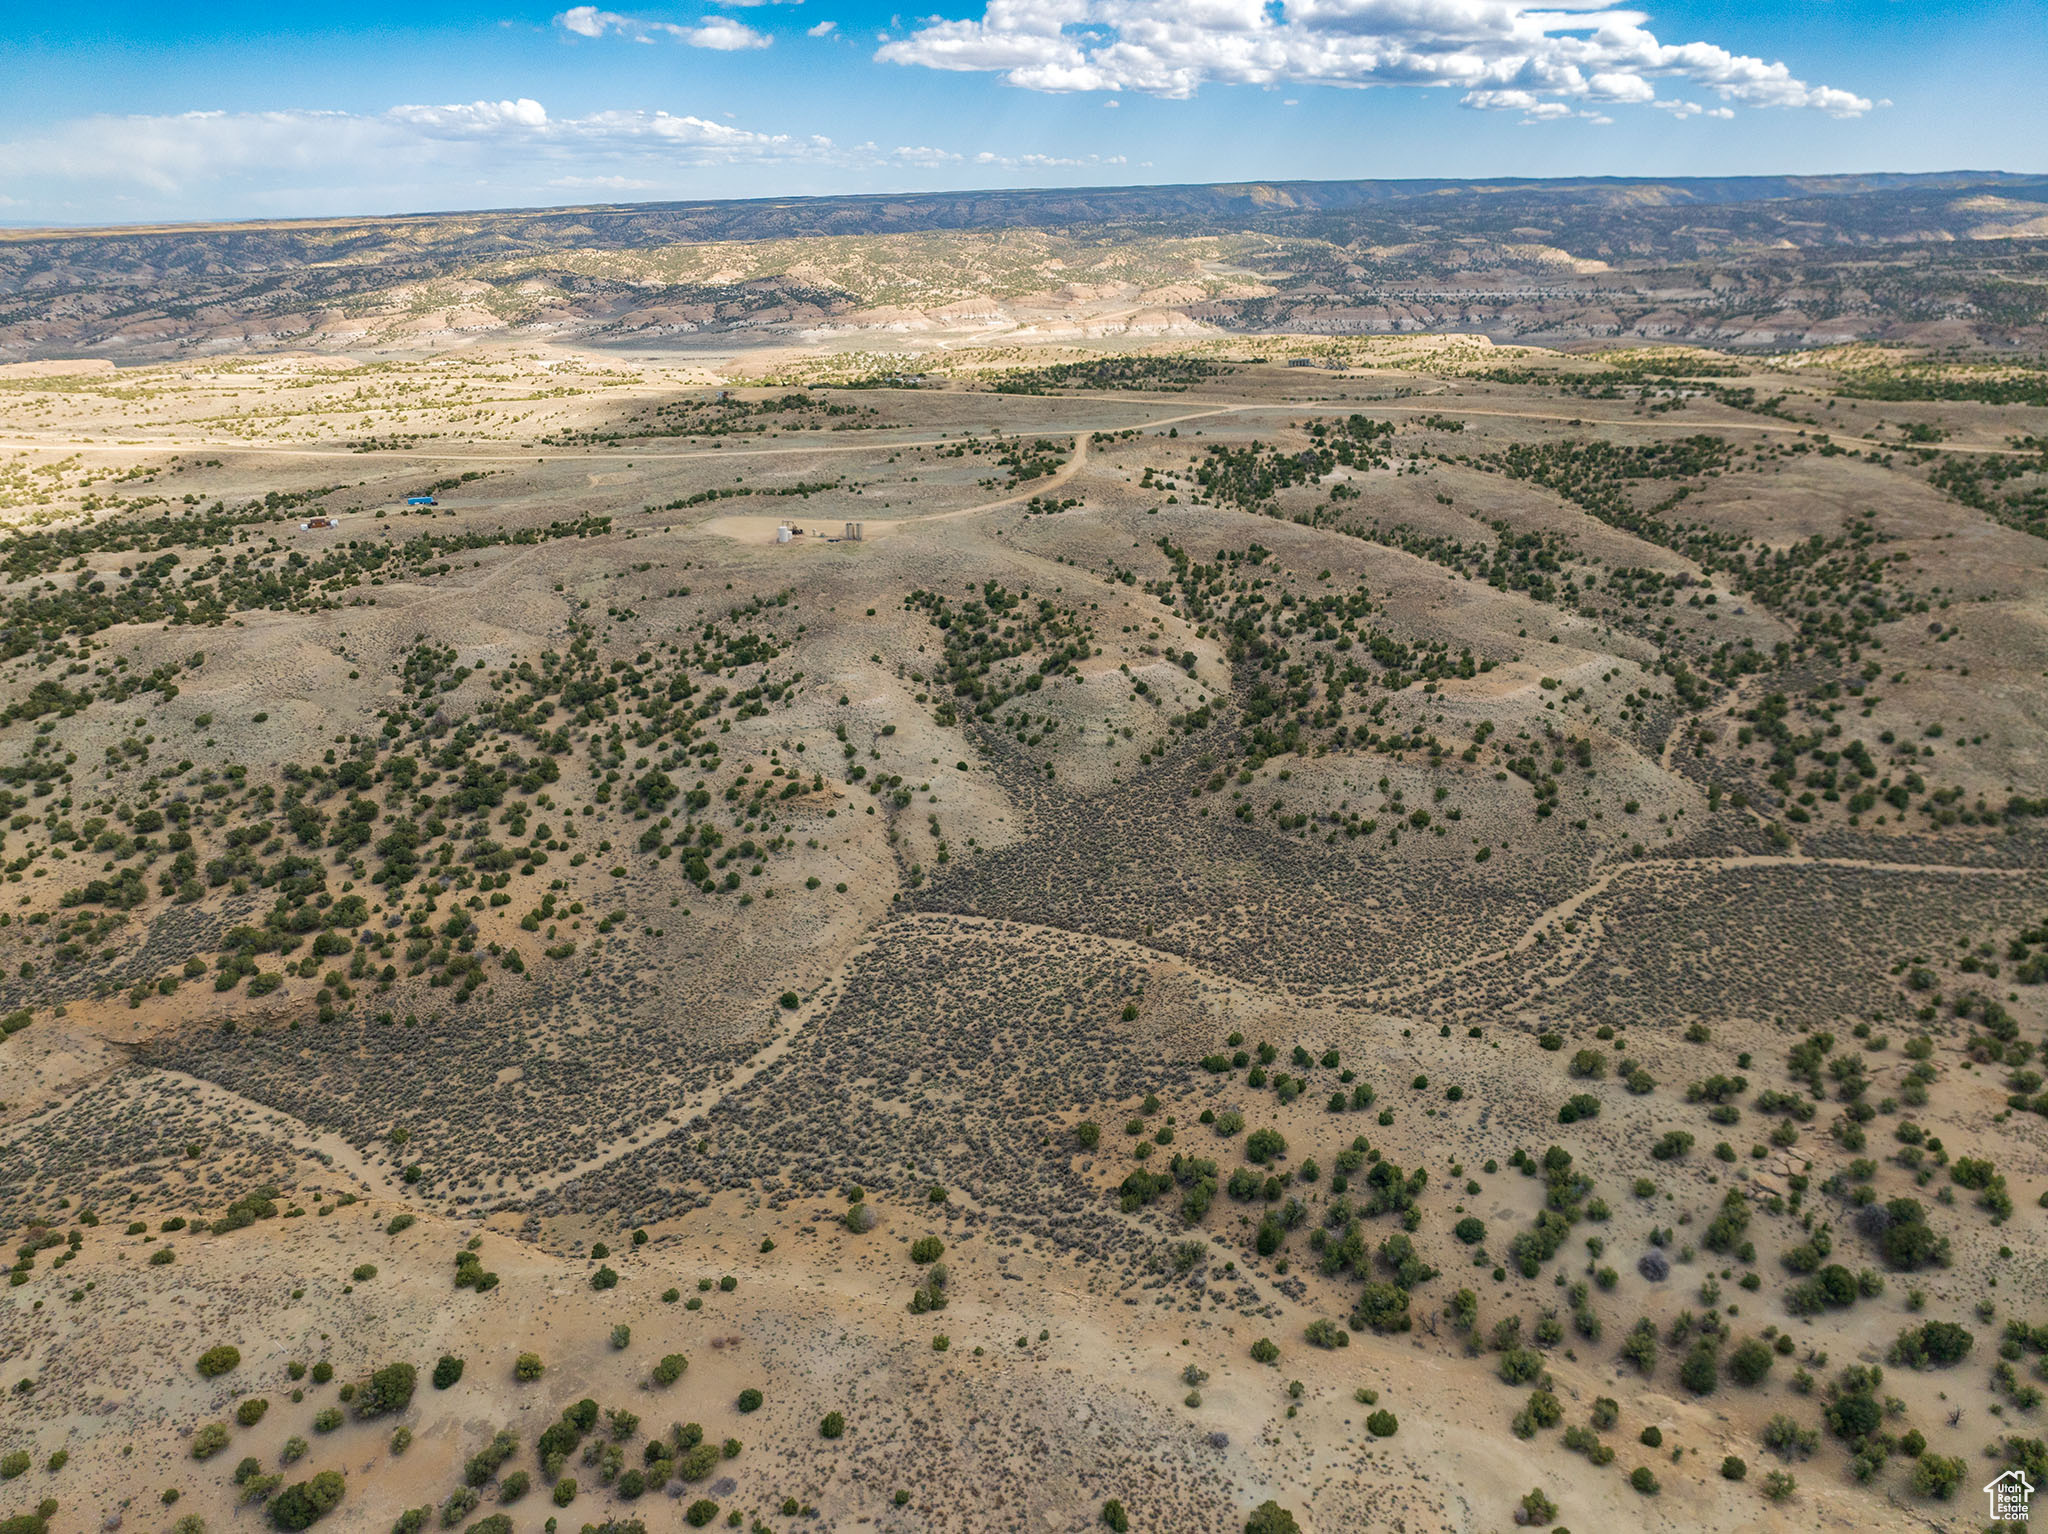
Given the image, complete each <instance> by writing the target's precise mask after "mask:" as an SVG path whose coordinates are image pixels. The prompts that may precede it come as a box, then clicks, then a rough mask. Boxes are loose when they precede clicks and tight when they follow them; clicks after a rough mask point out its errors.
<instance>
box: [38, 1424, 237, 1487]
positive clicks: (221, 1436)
mask: <svg viewBox="0 0 2048 1534" xmlns="http://www.w3.org/2000/svg"><path fill="white" fill-rule="evenodd" d="M228 1436H229V1435H228V1425H227V1424H226V1423H225V1422H209V1423H207V1424H206V1425H205V1426H204V1427H202V1428H200V1429H199V1431H198V1432H196V1433H194V1434H193V1435H192V1457H193V1458H194V1459H212V1458H213V1457H214V1455H216V1454H218V1453H220V1451H221V1450H222V1449H225V1448H226V1447H227V1446H228ZM9 1458H10V1459H11V1458H12V1456H11V1455H10V1456H9ZM0 1469H4V1465H0ZM21 1469H22V1470H26V1469H28V1455H27V1454H26V1453H25V1452H24V1453H23V1455H22V1465H21ZM20 1473H21V1471H16V1472H15V1474H17V1475H19V1474H20Z"/></svg>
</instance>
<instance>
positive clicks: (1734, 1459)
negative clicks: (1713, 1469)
mask: <svg viewBox="0 0 2048 1534" xmlns="http://www.w3.org/2000/svg"><path fill="white" fill-rule="evenodd" d="M1748 1474H1749V1465H1748V1462H1747V1461H1745V1460H1744V1459H1743V1458H1742V1457H1741V1456H1740V1455H1737V1454H1731V1455H1729V1456H1728V1457H1727V1458H1726V1459H1724V1460H1722V1461H1721V1479H1722V1480H1724V1481H1740V1480H1743V1479H1744V1478H1745V1477H1747V1476H1748Z"/></svg>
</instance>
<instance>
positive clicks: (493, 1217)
mask: <svg viewBox="0 0 2048 1534" xmlns="http://www.w3.org/2000/svg"><path fill="white" fill-rule="evenodd" d="M856 341H857V342H858V345H857V346H856ZM2044 386H2048V374H2044V372H2043V370H2042V369H2041V368H2040V366H2039V365H2038V363H2029V362H2026V361H2023V360H2021V361H2014V360H2010V359H2007V360H2002V361H1996V362H1986V361H1984V360H1983V359H1982V358H1981V357H1977V356H1974V355H1970V356H1965V355H1963V354H1960V353H1952V352H1937V351H1933V350H1929V349H1914V348H1911V347H1904V348H1897V347H1895V348H1887V349H1882V350H1880V349H1878V348H1875V347H1868V346H1861V345H1855V346H1845V347H1840V348H1835V349H1832V350H1821V351H1809V352H1803V353H1796V354H1784V355H1771V356H1748V357H1730V356H1726V355H1722V354H1718V353H1713V352H1707V351H1700V350H1692V349H1683V348H1668V349H1659V348H1648V349H1645V348H1640V347H1639V348H1636V349H1614V348H1609V349H1606V350H1597V351H1586V352H1582V353H1578V354H1572V355H1567V354H1565V353H1562V352H1557V351H1546V350H1539V349H1535V348H1527V347H1517V346H1512V345H1495V344H1493V343H1492V342H1489V341H1487V340H1485V339H1483V338H1480V337H1462V336H1436V337H1414V338H1405V339H1384V340H1370V339H1332V338H1329V337H1288V336H1259V337H1247V336H1223V335H1216V334H1213V333H1208V332H1206V331H1204V330H1202V329H1201V328H1200V327H1196V329H1195V332H1194V333H1190V334H1186V335H1177V336H1175V337H1173V338H1170V339H1168V338H1158V339H1145V338H1138V337H1133V336H1130V335H1125V336H1122V337H1120V338H1113V339H1109V340H1104V339H1100V338H1097V339H1087V338H1083V337H1075V338H1070V339H1069V340H1066V341H1060V340H1057V339H1048V338H1046V337H1044V336H1037V337H1033V338H1031V341H1030V344H1024V343H1023V342H1018V343H1017V344H1009V343H1005V344H1002V345H991V344H984V343H978V342H976V341H975V340H974V339H973V338H972V337H971V336H965V335H961V336H946V335H939V336H925V337H920V338H918V339H917V340H916V341H915V342H911V341H901V342H897V341H886V342H877V340H876V339H875V337H874V336H873V335H867V336H865V337H864V338H848V337H843V336H842V337H824V338H818V337H813V338H811V339H810V340H808V341H804V340H799V339H797V338H794V337H785V338H781V339H771V340H769V341H767V342H765V343H763V344H758V345H754V346H743V345H740V344H737V343H735V344H732V345H725V344H723V343H718V344H713V340H712V338H705V340H704V343H703V344H702V346H701V347H700V348H699V349H698V350H695V351H668V352H657V351H653V350H648V349H645V348H639V347H630V346H628V347H618V348H613V349H600V348H597V347H594V346H588V345H583V344H580V343H577V344H560V345H549V344H546V343H544V342H542V341H537V340H530V339H505V338H497V339H489V340H485V341H481V342H478V343H476V344H471V345H464V346H453V347H450V348H448V349H446V350H439V349H435V348H434V347H433V346H420V347H416V348H415V349H413V350H409V351H405V352H395V351H394V352H390V353H386V354H380V355H372V354H368V353H345V352H323V353H319V354H314V353H310V352H289V351H287V352H282V353H274V354H271V355H266V356H262V357H226V356H218V357H210V358H204V359H191V360H185V361H172V362H163V363H155V364H150V365H142V366H132V367H123V368H120V369H115V368H113V367H111V366H108V365H96V366H95V365H85V364H66V363H64V362H61V361H45V362H32V363H23V364H17V365H14V366H13V367H11V368H7V369H4V370H0V506H4V507H5V511H4V516H5V518H6V521H7V527H8V532H7V535H6V541H5V543H4V545H0V553H4V558H5V570H4V577H5V580H4V585H0V599H4V602H5V613H4V617H0V638H4V649H0V654H4V657H5V658H4V663H0V710H4V712H0V806H4V809H5V818H6V822H7V824H6V829H5V841H4V844H0V866H4V869H5V879H6V884H5V886H4V895H0V900H4V904H0V971H4V977H5V978H4V979H0V1012H4V1013H6V1014H8V1016H7V1028H8V1030H9V1032H8V1034H7V1037H6V1039H5V1042H4V1043H0V1083H4V1085H0V1098H4V1103H0V1220H4V1222H5V1224H6V1226H7V1229H8V1230H9V1232H10V1234H11V1236H12V1243H11V1244H13V1245H14V1246H15V1247H16V1248H17V1251H16V1258H17V1265H16V1267H15V1268H14V1271H13V1275H12V1277H13V1283H12V1286H11V1287H9V1288H7V1289H6V1290H5V1291H4V1294H0V1355H4V1356H5V1358H6V1359H7V1360H8V1365H7V1371H6V1372H7V1377H6V1378H5V1380H4V1382H0V1383H4V1384H5V1386H6V1390H7V1394H6V1395H5V1398H4V1404H0V1456H5V1458H4V1459H0V1470H4V1471H5V1473H6V1474H7V1476H8V1479H6V1480H5V1481H4V1482H0V1516H5V1515H10V1514H18V1515H21V1517H22V1518H23V1520H24V1521H23V1522H22V1523H21V1524H20V1525H19V1526H20V1527H22V1528H24V1529H26V1528H30V1527H40V1526H41V1524H39V1523H36V1522H34V1521H33V1520H37V1519H41V1520H43V1522H46V1523H47V1526H48V1527H49V1528H51V1529H57V1530H64V1531H70V1530H86V1529H97V1528H102V1527H106V1528H113V1527H122V1528H139V1529H149V1530H158V1529H164V1530H169V1529H178V1530H182V1531H188V1534H189V1531H193V1530H199V1529H206V1530H214V1531H220V1530H230V1529H240V1528H256V1527H259V1526H262V1525H263V1524H264V1523H265V1522H266V1521H267V1522H268V1523H269V1524H272V1525H275V1526H280V1527H305V1526H306V1525H307V1524H309V1523H311V1522H313V1521H314V1520H315V1519H316V1518H324V1523H323V1525H322V1526H325V1527H344V1528H349V1529H366V1530H378V1531H382V1530H383V1529H386V1528H392V1527H396V1528H399V1529H420V1528H430V1527H450V1528H479V1529H485V1530H491V1531H505V1530H519V1531H522V1534H524V1531H538V1530H541V1529H542V1528H543V1527H546V1528H549V1529H560V1530H564V1531H566V1530H573V1529H578V1528H589V1527H592V1526H596V1527H615V1528H620V1529H623V1528H626V1527H629V1526H630V1520H633V1519H638V1520H641V1522H642V1523H643V1524H644V1525H645V1527H647V1528H652V1529H669V1528H681V1527H688V1526H712V1525H715V1526H718V1527H726V1526H733V1527H745V1528H748V1529H750V1530H762V1529H767V1530H774V1531H776V1534H782V1531H785V1530H800V1529H812V1528H816V1529H840V1530H852V1529H856V1528H874V1529H877V1530H891V1531H894V1530H903V1531H914V1530H961V1531H966V1530H982V1529H1014V1530H1019V1531H1041V1530H1042V1531H1053V1530H1063V1529H1064V1530H1075V1531H1079V1530H1084V1529H1088V1528H1094V1527H1101V1526H1105V1525H1107V1526H1110V1527H1117V1528H1122V1527H1125V1526H1126V1525H1127V1526H1128V1527H1129V1528H1131V1529H1138V1530H1145V1531H1161V1534H1180V1531H1196V1530H1217V1531H1225V1530H1228V1531H1233V1534H1234V1531H1236V1530H1238V1529H1241V1528H1244V1527H1245V1526H1246V1520H1247V1519H1248V1518H1252V1517H1255V1516H1256V1517H1261V1518H1264V1519H1267V1520H1269V1521H1268V1522H1266V1523H1264V1524H1262V1525H1261V1526H1262V1527H1267V1528H1271V1529H1274V1530H1278V1529H1280V1528H1282V1527H1289V1526H1298V1527H1299V1528H1300V1529H1302V1530H1307V1531H1312V1534H1335V1531H1341V1530H1360V1529H1372V1530H1382V1529H1385V1530H1398V1531H1402V1534H1423V1531H1430V1530H1455V1531H1491V1530H1499V1529H1508V1528H1513V1527H1515V1526H1517V1525H1518V1524H1524V1525H1540V1526H1552V1527H1560V1528H1568V1529H1572V1530H1577V1531H1579V1534H1588V1531H1606V1530H1616V1529H1637V1528H1640V1529H1652V1530H1717V1531H1730V1534H1733V1531H1738V1530H1781V1529H1782V1530H1794V1529H1798V1530H1804V1529H1812V1528H1834V1527H1844V1528H1846V1527H1861V1528H1884V1529H1894V1528H1896V1529H1919V1528H1933V1529H1955V1530H1961V1529H1976V1528H1980V1527H1982V1526H1983V1520H1982V1516H1981V1514H1982V1509H1983V1506H1984V1500H1983V1497H1982V1495H1981V1494H1980V1492H1979V1490H1978V1488H1979V1487H1980V1486H1982V1485H1983V1484H1984V1483H1985V1482H1987V1481H1989V1480H1991V1479H1992V1477H1993V1476H1995V1475H1997V1474H1998V1473H2000V1472H2001V1471H2003V1470H2005V1469H2007V1468H2009V1467H2019V1468H2022V1469H2024V1470H2026V1471H2028V1472H2029V1473H2031V1474H2034V1475H2035V1476H2036V1478H2037V1479H2038V1478H2039V1477H2040V1474H2041V1472H2042V1471H2043V1470H2044V1469H2048V1449H2044V1448H2043V1444H2042V1426H2041V1411H2040V1403H2041V1401H2042V1389H2043V1384H2044V1381H2048V1375H2044V1371H2043V1356H2044V1349H2048V1292H2044V1291H2048V1240H2044V1236H2043V1230H2042V1222H2041V1217H2040V1213H2039V1210H2040V1207H2041V1204H2042V1202H2043V1200H2044V1198H2048V1125H2044V1114H2048V1095H2044V1094H2043V1086H2042V1077H2041V1070H2040V1055H2041V1049H2042V1046H2043V1042H2044V1029H2048V1018H2044V1008H2043V1004H2042V996H2043V985H2042V982H2043V980H2044V978H2048V958H2044V957H2043V955H2044V954H2048V928H2044V921H2048V842H2044V832H2043V827H2044V824H2048V821H2044V818H2043V817H2044V815H2048V620H2044V613H2048V560H2044V557H2043V555H2044V551H2048V542H2044V535H2048V456H2044V448H2043V443H2044V440H2048V401H2044V399H2043V398H2042V390H2043V388H2044ZM413 500H423V501H428V502H431V504H422V505H414V504H409V502H411V501H413ZM849 524H859V532H860V536H859V537H858V538H857V539H855V538H848V537H846V536H845V534H846V533H847V531H848V527H849ZM779 527H788V528H790V529H791V532H790V534H789V536H788V538H787V540H786V541H778V528H779ZM230 1359H232V1361H230ZM397 1365H402V1366H408V1368H394V1367H393V1366H397ZM408 1369H409V1371H410V1372H408ZM579 1402H588V1403H594V1405H589V1406H586V1407H585V1408H583V1409H581V1410H579V1408H578V1403H579ZM671 1424H674V1426H673V1427H672V1426H671ZM714 1451H715V1452H714ZM328 1473H331V1474H328ZM323 1475H325V1477H326V1478H325V1479H323V1478H322V1477H323ZM337 1478H338V1479H337ZM337 1496H338V1497H339V1502H338V1505H337V1504H336V1503H335V1501H334V1499H335V1498H336V1497H337ZM1269 1501H1271V1502H1273V1503H1276V1504H1277V1505H1278V1508H1279V1509H1284V1510H1285V1512H1286V1513H1287V1514H1289V1515H1291V1517H1292V1519H1293V1520H1294V1521H1295V1524H1294V1525H1284V1524H1282V1523H1281V1522H1279V1521H1278V1513H1277V1512H1275V1513H1268V1514H1260V1513H1259V1512H1258V1510H1259V1509H1260V1508H1261V1507H1262V1505H1263V1504H1265V1503H1267V1502H1269ZM1112 1505H1113V1506H1112ZM39 1507H40V1508H42V1509H43V1510H42V1511H41V1512H39V1511H38V1509H39ZM494 1518H496V1519H499V1520H500V1521H498V1522H495V1523H494V1522H492V1521H491V1520H492V1519H494ZM0 1526H5V1527H10V1528H11V1527H14V1525H0Z"/></svg>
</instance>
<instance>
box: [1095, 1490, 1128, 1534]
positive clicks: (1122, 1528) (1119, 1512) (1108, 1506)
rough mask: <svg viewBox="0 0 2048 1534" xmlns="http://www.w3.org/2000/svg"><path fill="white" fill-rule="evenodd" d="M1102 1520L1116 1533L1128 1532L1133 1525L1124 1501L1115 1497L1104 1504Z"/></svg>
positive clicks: (1125, 1533) (1123, 1533) (1126, 1533)
mask: <svg viewBox="0 0 2048 1534" xmlns="http://www.w3.org/2000/svg"><path fill="white" fill-rule="evenodd" d="M1102 1521H1103V1523H1105V1524H1106V1525H1108V1526H1109V1527H1110V1528H1111V1529H1113V1530H1114V1531H1115V1534H1128V1531H1129V1529H1130V1527H1131V1516H1130V1514H1128V1513H1126V1512H1125V1511H1124V1505H1123V1503H1121V1502H1119V1501H1117V1499H1116V1498H1115V1497H1111V1498H1110V1499H1109V1500H1108V1501H1107V1502H1105V1503H1103V1504H1102Z"/></svg>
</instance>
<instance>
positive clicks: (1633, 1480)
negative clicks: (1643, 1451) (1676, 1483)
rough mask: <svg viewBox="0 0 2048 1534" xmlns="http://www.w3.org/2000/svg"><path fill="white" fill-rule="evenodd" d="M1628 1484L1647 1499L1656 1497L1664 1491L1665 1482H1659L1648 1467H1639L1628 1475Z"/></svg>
mask: <svg viewBox="0 0 2048 1534" xmlns="http://www.w3.org/2000/svg"><path fill="white" fill-rule="evenodd" d="M1628 1483H1629V1485H1631V1486H1633V1487H1634V1488H1635V1489H1636V1490H1637V1491H1639V1492H1641V1493H1642V1494H1643V1495H1644V1496H1646V1497H1654V1496H1656V1495H1657V1493H1658V1492H1660V1491H1662V1490H1663V1489H1664V1484H1663V1482H1661V1481H1659V1480H1658V1479H1657V1477H1656V1476H1655V1475H1653V1474H1652V1473H1651V1471H1650V1467H1649V1466H1648V1465H1638V1466H1636V1468H1635V1469H1633V1470H1631V1471H1630V1472H1629V1475H1628Z"/></svg>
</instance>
